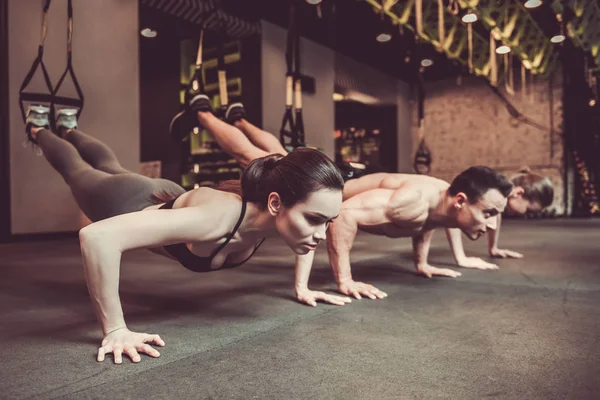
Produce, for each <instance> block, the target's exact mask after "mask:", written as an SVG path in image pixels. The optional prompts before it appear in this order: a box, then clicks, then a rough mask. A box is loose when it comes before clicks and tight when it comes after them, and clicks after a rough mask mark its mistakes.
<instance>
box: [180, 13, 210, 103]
mask: <svg viewBox="0 0 600 400" xmlns="http://www.w3.org/2000/svg"><path fill="white" fill-rule="evenodd" d="M216 12H217V8H213V9H212V10H211V11H210V12H209V13H208V14H207V15H206V18H204V21H202V24H201V25H200V38H199V39H198V52H197V53H196V65H195V66H194V73H193V74H192V78H191V79H190V81H189V83H188V86H187V88H186V90H185V104H186V106H187V105H189V101H190V100H192V98H193V97H194V96H195V95H197V94H201V93H203V92H204V79H203V78H202V72H203V67H202V64H203V61H202V49H203V42H204V31H205V30H206V27H207V26H208V23H209V22H210V21H211V19H212V18H213V17H214V15H215V14H216Z"/></svg>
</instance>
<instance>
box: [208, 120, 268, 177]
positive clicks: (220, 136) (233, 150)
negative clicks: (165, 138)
mask: <svg viewBox="0 0 600 400" xmlns="http://www.w3.org/2000/svg"><path fill="white" fill-rule="evenodd" d="M197 114H198V121H199V122H200V124H201V125H202V126H203V127H204V128H205V129H207V130H208V131H209V132H210V134H211V135H212V137H213V138H214V139H215V141H216V142H217V143H218V144H219V146H220V147H221V148H222V149H223V150H224V151H225V152H226V153H228V154H230V155H231V156H232V157H233V158H235V159H236V160H237V162H239V163H240V165H241V166H242V167H243V168H246V166H247V165H248V164H249V163H250V162H251V161H252V160H254V159H256V158H259V157H264V156H266V155H269V154H271V153H268V152H266V151H265V150H262V149H260V148H258V147H256V146H255V145H253V144H252V143H251V142H250V140H248V138H247V137H246V136H245V135H244V134H243V133H242V132H241V131H240V130H239V129H238V128H236V127H235V126H233V125H229V124H228V123H226V122H223V121H221V120H220V119H219V118H217V117H215V116H214V114H213V113H211V112H204V111H201V112H198V113H197Z"/></svg>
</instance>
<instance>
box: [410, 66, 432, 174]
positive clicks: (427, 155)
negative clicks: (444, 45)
mask: <svg viewBox="0 0 600 400" xmlns="http://www.w3.org/2000/svg"><path fill="white" fill-rule="evenodd" d="M417 78H418V79H417V82H418V83H417V85H418V86H417V91H418V118H419V133H418V138H419V147H418V149H417V152H416V153H415V158H414V161H413V168H414V169H415V172H417V173H419V174H429V173H430V172H431V152H430V151H429V148H428V147H427V145H426V144H425V135H424V131H425V125H424V124H425V84H424V82H423V76H422V74H421V73H420V72H419V73H418V76H417Z"/></svg>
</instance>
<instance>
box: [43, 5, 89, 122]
mask: <svg viewBox="0 0 600 400" xmlns="http://www.w3.org/2000/svg"><path fill="white" fill-rule="evenodd" d="M67 15H68V18H69V21H68V26H67V67H66V68H65V71H64V72H63V74H62V75H61V76H60V79H59V80H58V84H57V85H56V87H55V88H54V91H53V93H52V97H53V103H54V105H57V104H59V105H64V106H70V107H74V108H77V117H78V118H79V116H80V115H81V112H82V111H83V99H84V98H83V91H82V90H81V86H79V81H77V76H75V72H74V71H73V63H72V58H73V57H72V55H73V4H72V0H69V2H68V6H67ZM67 74H69V75H70V76H71V80H72V81H73V85H74V86H75V91H76V92H77V98H69V97H61V96H57V94H58V91H59V89H60V87H61V86H62V84H63V82H64V80H65V77H66V76H67ZM52 111H53V110H52V109H51V112H52Z"/></svg>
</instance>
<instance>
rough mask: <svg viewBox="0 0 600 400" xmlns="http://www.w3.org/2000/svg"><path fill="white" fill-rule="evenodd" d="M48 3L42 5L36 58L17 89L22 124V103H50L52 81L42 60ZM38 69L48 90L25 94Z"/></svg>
mask: <svg viewBox="0 0 600 400" xmlns="http://www.w3.org/2000/svg"><path fill="white" fill-rule="evenodd" d="M50 3H51V0H46V2H45V3H44V8H43V15H42V33H41V37H40V44H39V46H38V54H37V57H36V58H35V60H33V64H32V65H31V68H30V69H29V72H27V75H25V79H23V82H22V83H21V87H20V88H19V108H20V109H21V116H22V118H23V122H25V120H26V118H27V117H26V115H25V106H24V102H26V101H27V102H40V103H50V102H51V96H52V92H53V89H52V87H53V85H52V81H51V80H50V75H49V74H48V70H47V69H46V65H45V64H44V60H43V57H44V42H45V41H46V34H47V33H48V10H49V9H50ZM38 67H41V68H42V74H43V75H44V83H45V85H46V89H48V93H47V94H46V93H28V92H25V89H26V88H27V86H29V84H30V83H31V79H32V78H33V75H35V72H36V71H37V69H38Z"/></svg>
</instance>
